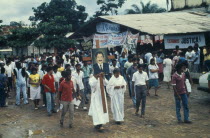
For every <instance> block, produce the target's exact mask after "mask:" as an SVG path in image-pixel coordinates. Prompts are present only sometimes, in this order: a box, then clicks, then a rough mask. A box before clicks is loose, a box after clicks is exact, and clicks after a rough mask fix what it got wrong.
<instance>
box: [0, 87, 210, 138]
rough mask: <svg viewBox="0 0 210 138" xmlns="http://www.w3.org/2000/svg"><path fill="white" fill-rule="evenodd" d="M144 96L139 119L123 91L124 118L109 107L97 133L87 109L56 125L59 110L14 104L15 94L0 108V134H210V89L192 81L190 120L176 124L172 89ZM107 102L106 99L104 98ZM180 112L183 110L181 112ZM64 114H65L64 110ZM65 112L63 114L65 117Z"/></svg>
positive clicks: (6, 137) (8, 137) (164, 137)
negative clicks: (120, 121) (105, 121)
mask: <svg viewBox="0 0 210 138" xmlns="http://www.w3.org/2000/svg"><path fill="white" fill-rule="evenodd" d="M150 93H151V96H150V97H147V104H146V115H145V118H144V119H142V118H140V117H138V116H135V115H134V112H135V110H134V108H133V106H132V101H131V99H130V98H129V96H128V92H127V93H125V122H124V123H123V124H122V125H116V124H115V123H114V121H113V119H112V113H111V111H110V109H109V114H110V123H108V124H106V125H105V126H104V127H105V132H104V133H98V132H96V131H95V130H94V129H93V125H92V118H91V117H90V116H88V112H87V111H82V110H76V111H75V118H74V127H73V128H72V129H69V128H68V121H66V122H65V124H64V128H60V126H59V119H60V113H57V114H53V116H51V117H48V116H47V112H46V109H45V108H41V109H39V110H34V107H33V104H32V102H30V104H29V105H22V106H20V107H17V106H15V105H14V102H15V98H14V97H13V98H12V99H9V100H8V101H9V107H7V108H0V137H3V138H16V137H17V138H23V137H29V130H31V131H35V134H34V135H31V137H35V138H36V137H37V138H39V137H48V138H60V137H71V138H72V137H91V138H92V137H130V138H135V137H141V138H169V137H170V138H173V137H174V138H175V137H190V138H194V137H195V138H199V137H201V138H207V137H210V112H209V111H210V93H206V92H203V91H199V90H197V89H196V85H195V86H194V87H193V93H192V94H191V96H190V99H189V107H190V118H191V121H193V124H178V123H177V120H176V116H175V104H174V97H173V93H172V89H170V90H168V89H166V86H165V85H164V84H163V85H162V87H161V88H160V90H159V97H155V96H154V90H151V92H150ZM108 103H110V100H109V99H108ZM182 113H183V112H182ZM67 116H68V114H67ZM67 116H66V118H67Z"/></svg>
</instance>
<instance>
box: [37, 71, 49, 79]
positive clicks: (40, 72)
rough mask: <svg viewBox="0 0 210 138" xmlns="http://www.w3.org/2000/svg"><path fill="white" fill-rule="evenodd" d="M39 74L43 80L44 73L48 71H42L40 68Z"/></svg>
mask: <svg viewBox="0 0 210 138" xmlns="http://www.w3.org/2000/svg"><path fill="white" fill-rule="evenodd" d="M38 74H39V76H40V79H41V80H42V79H43V77H44V75H45V74H47V71H42V70H40V71H39V72H38Z"/></svg>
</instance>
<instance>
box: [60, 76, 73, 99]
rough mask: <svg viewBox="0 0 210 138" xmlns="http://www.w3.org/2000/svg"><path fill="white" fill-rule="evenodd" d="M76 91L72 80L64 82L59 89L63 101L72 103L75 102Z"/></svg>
mask: <svg viewBox="0 0 210 138" xmlns="http://www.w3.org/2000/svg"><path fill="white" fill-rule="evenodd" d="M73 89H74V85H73V82H72V81H71V80H70V81H69V82H67V81H66V80H63V81H62V82H61V84H60V87H59V92H61V101H68V102H71V101H72V100H73V97H72V91H73Z"/></svg>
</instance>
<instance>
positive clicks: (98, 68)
mask: <svg viewBox="0 0 210 138" xmlns="http://www.w3.org/2000/svg"><path fill="white" fill-rule="evenodd" d="M92 63H93V70H94V75H96V74H99V73H101V72H103V73H105V76H106V75H109V64H108V56H107V48H97V49H92Z"/></svg>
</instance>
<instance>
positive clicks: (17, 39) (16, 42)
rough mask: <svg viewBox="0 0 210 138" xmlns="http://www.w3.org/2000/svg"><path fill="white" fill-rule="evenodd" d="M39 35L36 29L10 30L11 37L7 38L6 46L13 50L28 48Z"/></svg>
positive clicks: (21, 28)
mask: <svg viewBox="0 0 210 138" xmlns="http://www.w3.org/2000/svg"><path fill="white" fill-rule="evenodd" d="M38 36H39V33H38V32H37V31H36V28H23V27H19V28H16V29H13V30H11V35H8V36H7V39H8V45H9V46H10V47H13V48H23V47H27V46H29V45H30V44H31V43H32V42H33V41H34V40H35V39H36V38H37V37H38Z"/></svg>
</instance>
